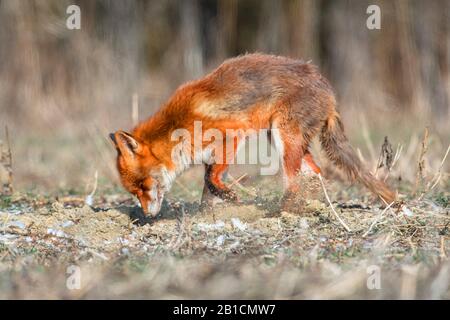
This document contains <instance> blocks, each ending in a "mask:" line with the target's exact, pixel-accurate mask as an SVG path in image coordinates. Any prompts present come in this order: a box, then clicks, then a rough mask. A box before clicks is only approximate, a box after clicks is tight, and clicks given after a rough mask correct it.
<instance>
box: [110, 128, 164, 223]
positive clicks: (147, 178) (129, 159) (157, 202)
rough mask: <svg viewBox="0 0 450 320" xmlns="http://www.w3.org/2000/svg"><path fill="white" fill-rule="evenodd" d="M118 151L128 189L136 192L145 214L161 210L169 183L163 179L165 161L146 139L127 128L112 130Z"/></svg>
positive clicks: (121, 177)
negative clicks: (125, 130) (160, 177)
mask: <svg viewBox="0 0 450 320" xmlns="http://www.w3.org/2000/svg"><path fill="white" fill-rule="evenodd" d="M109 136H110V138H111V140H112V141H113V143H114V145H115V147H116V150H117V169H118V171H119V176H120V180H121V182H122V185H123V186H124V188H125V189H126V190H127V191H128V192H130V193H131V194H133V195H135V196H136V197H137V198H138V199H139V202H140V203H141V207H142V210H143V211H144V214H151V215H152V216H156V215H157V214H158V212H159V210H160V209H161V203H162V200H163V197H164V192H165V186H164V183H163V181H161V179H159V178H158V177H159V176H160V173H161V170H162V169H163V168H164V167H163V165H162V163H161V162H160V161H159V160H158V159H157V157H155V155H154V154H153V153H152V150H151V148H150V146H149V145H148V144H147V143H145V142H144V141H142V140H140V139H139V138H137V137H134V136H132V135H131V134H129V133H127V132H124V131H117V132H116V133H111V134H110V135H109Z"/></svg>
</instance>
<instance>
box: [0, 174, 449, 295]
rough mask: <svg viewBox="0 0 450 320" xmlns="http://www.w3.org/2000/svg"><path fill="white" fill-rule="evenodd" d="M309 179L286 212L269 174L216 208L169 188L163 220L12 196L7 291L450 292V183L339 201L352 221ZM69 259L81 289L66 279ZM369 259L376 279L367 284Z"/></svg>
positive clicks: (105, 203) (5, 224) (120, 206)
mask: <svg viewBox="0 0 450 320" xmlns="http://www.w3.org/2000/svg"><path fill="white" fill-rule="evenodd" d="M309 180H311V181H309V182H308V183H307V185H309V186H312V187H311V188H310V189H314V190H315V192H314V190H309V197H311V195H312V194H315V198H316V199H312V200H311V199H310V198H306V199H310V200H307V201H304V203H303V207H302V208H299V212H292V213H291V212H279V208H278V204H277V203H278V202H277V195H274V193H273V190H272V189H274V188H275V187H272V189H271V188H270V187H269V185H273V181H272V180H271V179H267V180H266V181H265V182H264V181H263V182H262V183H263V184H264V183H267V184H268V186H267V188H265V190H268V192H270V194H266V195H265V196H264V197H258V198H257V199H256V201H251V200H249V199H251V197H250V196H248V197H247V199H244V200H245V201H246V203H245V204H242V205H229V204H224V203H219V204H217V205H216V207H215V208H214V209H213V210H212V211H209V212H199V211H198V203H197V202H189V197H187V200H185V201H176V200H174V199H173V198H174V196H169V201H168V202H167V203H166V205H165V206H164V207H163V210H162V214H161V216H159V217H158V218H157V219H156V220H151V219H145V218H143V217H142V216H141V215H140V211H139V208H138V207H136V206H134V202H130V200H129V199H130V198H129V196H128V195H124V194H122V195H121V194H117V195H109V196H107V195H105V196H102V197H95V199H96V201H95V202H94V204H93V207H90V206H87V205H86V204H84V199H83V198H80V197H78V196H69V197H64V198H62V197H60V198H59V199H58V200H56V199H54V198H43V197H37V196H33V197H31V196H29V195H19V194H16V195H14V196H13V197H10V198H8V199H7V201H6V198H4V199H3V205H2V207H0V208H1V209H0V230H1V233H0V298H313V299H316V298H450V291H449V284H450V272H449V271H450V270H449V268H450V264H449V263H448V262H447V255H448V248H449V247H450V236H449V230H448V226H449V224H450V215H449V207H448V197H449V194H448V192H447V193H445V192H444V193H439V197H434V198H433V197H429V196H427V197H424V199H421V200H420V201H419V200H417V199H416V200H414V199H407V200H406V202H405V205H404V206H403V209H392V208H390V209H387V210H384V209H383V208H380V203H378V202H376V201H372V200H370V199H371V198H363V199H364V201H363V202H361V200H348V201H341V202H339V203H336V202H335V203H333V206H334V208H335V209H336V211H337V213H338V215H339V217H340V218H341V219H342V220H343V221H344V222H345V223H346V224H347V225H348V227H349V228H350V229H351V231H346V230H345V228H344V227H343V225H342V224H341V223H340V222H339V221H338V220H337V217H336V216H335V214H334V213H333V212H332V211H331V209H330V207H329V204H328V203H327V202H326V201H325V199H324V197H323V194H322V191H321V190H320V189H317V183H314V181H313V180H314V178H311V177H309ZM316 182H317V181H316ZM180 183H181V185H183V183H187V182H183V180H181V182H180ZM327 184H328V185H327V188H329V189H330V190H329V192H330V194H331V198H334V197H335V196H336V195H338V194H339V195H341V196H342V194H343V192H344V191H343V190H342V189H341V187H342V186H341V185H338V184H333V183H328V182H327ZM276 188H278V186H277V187H276ZM177 190H178V191H179V190H180V189H177V188H175V190H174V192H173V193H174V194H176V193H177ZM304 190H306V191H308V188H307V187H305V188H304ZM350 190H351V189H350ZM447 190H448V189H447ZM198 193H199V190H195V191H193V194H194V195H197V194H198ZM175 198H176V197H175ZM344 198H345V196H344ZM30 199H33V200H32V201H31V200H30ZM262 199H265V200H262ZM359 199H361V198H359ZM71 265H76V266H79V267H80V268H81V288H80V289H79V290H69V289H68V288H67V286H66V281H67V279H68V277H69V275H68V274H67V271H68V269H67V268H68V267H69V266H71ZM370 266H375V268H378V267H379V268H380V270H381V271H380V272H381V274H380V275H381V278H380V279H381V289H379V290H378V289H374V290H369V289H368V287H367V281H368V279H369V276H370V274H371V272H372V271H370V270H372V269H371V268H373V267H370Z"/></svg>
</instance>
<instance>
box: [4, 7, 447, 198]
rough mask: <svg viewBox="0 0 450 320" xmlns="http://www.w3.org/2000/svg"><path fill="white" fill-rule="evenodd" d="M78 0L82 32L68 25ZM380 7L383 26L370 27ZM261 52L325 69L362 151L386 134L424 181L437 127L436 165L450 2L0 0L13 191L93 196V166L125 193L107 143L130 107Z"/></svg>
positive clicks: (442, 137) (127, 121)
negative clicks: (371, 10)
mask: <svg viewBox="0 0 450 320" xmlns="http://www.w3.org/2000/svg"><path fill="white" fill-rule="evenodd" d="M71 4H77V5H78V6H79V7H80V8H81V30H69V29H68V28H67V27H66V19H67V18H68V17H69V14H67V13H66V9H67V7H68V6H69V5H71ZM371 4H376V5H378V6H379V7H380V9H381V29H380V30H369V29H368V28H367V27H366V20H367V18H368V17H369V14H367V13H366V10H367V7H368V6H369V5H371ZM255 51H259V52H265V53H273V54H279V55H286V56H290V57H294V58H302V59H304V60H312V62H313V63H315V64H317V65H318V66H319V67H320V70H321V71H322V73H323V74H324V75H325V76H326V77H328V78H329V80H330V81H331V83H332V85H333V86H334V88H335V90H336V94H337V97H338V103H339V108H340V111H341V113H342V116H343V118H344V123H345V125H346V130H347V133H348V136H349V138H350V140H351V142H352V143H353V144H354V145H355V146H357V147H358V148H360V150H361V154H362V155H363V156H364V157H366V158H368V159H372V160H373V161H376V159H377V157H378V153H379V150H380V148H381V144H382V143H383V139H384V137H385V136H388V137H389V140H390V141H391V143H392V144H393V145H394V147H396V146H398V145H400V144H401V145H403V146H404V148H403V150H404V151H403V156H404V157H405V159H408V161H406V162H404V168H403V169H402V170H403V172H402V174H403V176H402V178H403V179H410V180H413V179H414V177H415V171H416V169H417V164H416V163H415V161H416V160H417V157H419V155H418V153H419V152H420V143H421V139H422V136H423V134H424V130H425V128H426V127H428V128H429V134H430V136H429V144H430V150H434V153H432V152H431V151H430V153H429V155H427V157H428V158H426V160H427V161H428V163H429V164H428V166H427V168H428V169H427V170H430V171H432V170H436V168H437V167H439V163H440V162H441V160H442V157H443V155H444V154H445V151H446V149H447V146H448V143H449V142H450V128H449V127H450V126H449V124H450V112H449V102H450V1H448V0H447V1H445V0H436V1H406V0H397V1H389V0H386V1H375V0H370V1H364V0H363V1H360V0H351V1H350V0H332V1H331V0H285V1H277V0H262V1H261V0H239V1H237V0H217V1H212V0H183V1H181V0H179V1H177V0H167V1H162V0H160V1H144V0H127V1H121V0H97V1H92V0H84V1H66V0H36V1H33V0H0V139H3V140H5V135H4V133H3V132H4V129H3V128H4V127H5V126H6V125H7V126H8V129H9V136H10V140H11V147H12V154H13V170H14V186H15V188H16V189H19V190H36V189H37V190H46V191H58V190H61V189H73V190H84V188H85V186H86V184H87V183H88V182H89V181H92V179H93V176H94V172H95V171H96V170H98V172H99V181H100V184H101V185H105V186H108V185H112V186H114V185H117V182H118V180H117V175H116V170H115V163H114V158H115V150H114V148H113V147H112V146H111V144H110V142H109V141H108V138H107V135H108V133H109V132H112V131H115V130H117V129H125V130H129V129H131V128H132V126H133V112H132V110H133V108H132V106H133V103H134V105H138V106H139V114H138V117H139V119H140V120H144V119H145V118H147V117H148V116H150V115H151V114H152V113H153V112H155V110H156V109H157V108H158V107H159V105H160V104H162V103H163V102H164V101H166V100H167V99H168V98H169V96H170V94H171V93H172V92H173V91H174V90H175V89H176V88H177V87H178V86H179V85H180V84H182V83H183V82H185V81H188V80H190V79H195V78H199V77H201V76H202V75H204V74H205V73H207V72H209V71H211V70H212V69H214V68H215V67H216V66H218V65H219V64H220V63H221V62H222V61H223V60H224V59H226V58H228V57H232V56H236V55H239V54H244V53H246V52H255ZM133 101H134V102H133ZM408 156H409V158H407V157H408ZM409 160H411V161H409ZM408 169H413V170H411V172H409V171H408Z"/></svg>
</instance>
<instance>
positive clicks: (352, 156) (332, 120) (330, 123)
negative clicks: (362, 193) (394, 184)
mask: <svg viewBox="0 0 450 320" xmlns="http://www.w3.org/2000/svg"><path fill="white" fill-rule="evenodd" d="M320 142H321V144H322V147H323V149H324V150H325V152H326V154H327V156H328V158H329V159H330V160H331V161H332V162H333V163H334V164H335V165H336V166H337V167H339V168H340V169H342V170H343V171H344V172H345V173H346V174H347V176H348V177H349V179H350V180H351V181H352V182H353V181H359V182H361V183H362V184H363V185H364V186H366V187H367V188H368V189H369V190H370V191H372V192H373V193H375V194H377V195H379V196H380V197H381V198H383V199H384V201H386V202H387V203H388V204H389V203H391V202H392V201H394V200H395V193H394V192H393V191H392V190H390V189H389V187H388V186H387V185H386V184H385V183H384V182H382V181H380V180H378V179H376V178H375V177H374V176H373V175H372V174H371V173H370V172H369V171H367V169H365V168H364V165H363V164H362V163H361V161H360V159H359V158H358V156H357V155H356V153H355V151H354V150H353V148H352V146H351V145H350V143H349V141H348V139H347V137H346V136H345V133H344V126H343V124H342V122H341V120H340V117H339V114H338V113H337V112H333V114H332V115H331V116H330V117H329V118H328V120H327V121H326V123H325V125H324V126H323V128H322V132H321V134H320Z"/></svg>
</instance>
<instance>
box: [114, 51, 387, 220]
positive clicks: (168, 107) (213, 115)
mask: <svg viewBox="0 0 450 320" xmlns="http://www.w3.org/2000/svg"><path fill="white" fill-rule="evenodd" d="M195 121H201V122H202V128H203V130H208V129H211V128H215V129H218V130H220V131H222V132H223V133H225V131H226V129H242V130H248V129H255V130H258V129H268V130H272V131H273V132H275V130H274V129H277V132H278V133H277V135H276V136H273V137H272V140H273V141H274V143H275V145H276V146H277V148H278V149H279V150H280V152H281V157H282V165H283V172H284V176H285V182H286V188H287V190H288V191H289V192H298V190H299V186H298V185H296V183H295V179H294V178H295V177H296V175H297V174H298V172H299V171H300V166H301V163H302V159H303V160H305V162H306V163H307V164H308V165H309V166H310V167H311V168H312V170H313V171H314V172H316V173H319V172H320V169H319V167H318V166H317V165H316V164H315V162H314V160H313V158H312V156H311V154H310V152H309V150H308V148H309V144H310V141H311V139H312V138H313V137H314V136H316V135H319V134H320V137H321V141H322V145H323V147H324V149H325V151H326V152H327V155H328V156H329V158H330V159H331V160H333V161H334V162H335V164H336V165H337V166H338V167H340V168H341V169H343V170H344V171H345V172H346V173H347V174H348V175H349V177H350V179H351V180H358V181H360V182H362V183H363V184H364V185H365V186H366V187H368V188H369V189H370V190H372V191H373V192H375V193H376V194H378V195H380V196H381V197H382V198H383V199H384V200H385V201H388V202H390V201H392V200H393V199H394V198H395V195H394V193H393V192H392V191H390V190H389V189H388V187H387V186H386V185H385V184H384V183H383V182H381V181H378V180H376V179H375V178H373V177H372V176H371V175H370V173H368V172H367V171H366V170H365V169H364V168H363V166H362V164H361V163H360V162H359V159H358V158H357V156H356V155H355V153H354V152H353V149H352V148H351V146H350V145H349V143H348V141H347V138H346V137H345V134H344V131H343V127H342V123H341V122H340V120H339V115H338V113H337V110H336V100H335V96H334V93H333V90H332V88H331V86H330V84H329V83H328V81H327V80H326V79H325V78H324V77H323V76H322V75H321V74H320V73H319V72H318V70H317V68H316V67H315V66H314V65H312V64H310V63H305V62H303V61H300V60H294V59H289V58H285V57H278V56H270V55H264V54H249V55H244V56H240V57H237V58H233V59H229V60H227V61H225V62H224V63H223V64H222V65H221V66H219V67H218V68H217V69H216V70H214V71H213V72H211V73H210V74H209V75H207V76H205V77H204V78H202V79H200V80H197V81H193V82H190V83H187V84H185V85H183V86H181V87H180V88H178V89H177V90H176V91H175V93H174V94H173V96H172V97H171V98H170V99H169V100H168V102H167V103H166V104H165V105H164V106H162V107H161V108H160V109H159V111H157V112H156V113H155V114H154V115H153V116H152V117H150V118H149V119H148V120H146V121H144V122H142V123H141V124H139V125H138V126H137V127H136V128H135V129H134V130H133V131H132V133H131V134H127V133H125V132H123V131H118V132H116V133H115V134H114V136H113V140H114V142H115V145H116V147H117V150H118V158H117V166H118V170H119V174H120V177H121V181H122V183H123V185H124V187H125V188H126V189H127V190H128V191H130V192H131V193H133V194H135V195H136V196H137V197H138V198H139V200H140V202H141V205H142V208H143V210H144V212H148V211H151V213H152V214H156V213H157V211H158V210H159V207H158V206H157V205H154V204H155V203H160V202H161V200H162V195H163V194H164V192H166V191H167V190H168V189H169V188H170V183H171V181H172V180H173V179H174V178H175V177H176V175H178V174H180V173H181V172H182V171H183V170H184V169H185V168H184V167H181V166H180V164H179V163H174V162H173V160H172V157H171V152H172V150H173V148H174V146H175V145H176V144H177V142H176V141H171V139H170V137H171V134H172V133H173V132H174V130H176V129H179V128H185V129H187V130H189V132H190V134H191V135H192V136H193V132H194V122H195ZM272 135H274V133H272ZM191 141H193V139H192V140H191ZM208 143H209V142H203V144H202V148H205V147H206V146H207V145H208ZM236 144H237V140H236V143H235V147H236ZM192 150H194V149H193V148H192ZM192 152H193V151H192ZM189 157H190V158H191V159H192V158H193V157H194V154H190V155H189ZM224 157H226V156H224ZM227 167H228V166H227V165H226V164H214V163H213V164H209V165H207V166H206V168H207V170H206V173H205V182H206V183H205V188H208V189H209V190H210V191H211V192H212V194H214V195H216V196H220V197H223V198H226V199H236V197H235V196H234V194H233V193H232V191H231V190H228V189H227V188H226V187H225V185H224V184H223V183H222V181H221V177H222V175H223V173H224V172H225V171H226V169H227ZM160 194H162V195H161V196H160ZM204 194H205V192H204ZM152 205H154V206H153V207H152ZM149 206H150V207H149ZM155 212H156V213H155Z"/></svg>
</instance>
